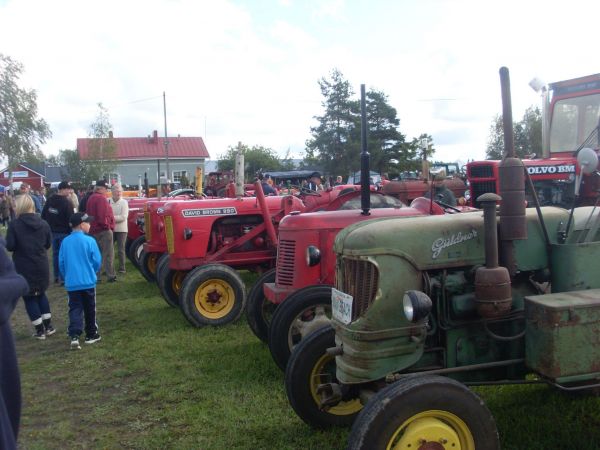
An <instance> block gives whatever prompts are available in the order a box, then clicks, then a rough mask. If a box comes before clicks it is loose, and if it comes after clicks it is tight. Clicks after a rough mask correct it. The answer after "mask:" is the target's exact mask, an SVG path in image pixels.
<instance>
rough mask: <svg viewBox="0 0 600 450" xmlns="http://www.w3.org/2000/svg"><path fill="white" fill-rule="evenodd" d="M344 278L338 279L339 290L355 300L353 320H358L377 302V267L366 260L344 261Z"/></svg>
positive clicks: (348, 259) (346, 259) (345, 259)
mask: <svg viewBox="0 0 600 450" xmlns="http://www.w3.org/2000/svg"><path fill="white" fill-rule="evenodd" d="M342 273H343V276H341V277H337V280H336V282H337V283H340V284H341V286H340V287H338V289H339V290H341V291H342V292H345V293H346V294H349V295H351V296H352V298H353V302H352V320H353V321H354V320H356V319H358V318H359V317H360V316H361V315H362V314H364V312H365V311H366V310H367V309H368V308H369V306H371V304H372V303H373V301H374V300H375V295H376V293H377V286H378V284H379V270H377V266H376V265H375V264H373V263H372V262H370V261H367V260H364V259H350V258H346V257H344V258H343V259H342Z"/></svg>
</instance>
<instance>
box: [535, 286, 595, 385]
mask: <svg viewBox="0 0 600 450" xmlns="http://www.w3.org/2000/svg"><path fill="white" fill-rule="evenodd" d="M525 318H526V323H525V363H526V365H527V366H528V367H529V368H530V369H532V370H534V371H535V372H537V373H539V374H541V375H542V376H544V377H547V378H549V379H551V380H554V381H556V382H558V383H569V382H576V381H583V380H588V379H593V378H598V377H600V289H588V290H584V291H572V292H562V293H556V294H546V295H535V296H529V297H526V298H525Z"/></svg>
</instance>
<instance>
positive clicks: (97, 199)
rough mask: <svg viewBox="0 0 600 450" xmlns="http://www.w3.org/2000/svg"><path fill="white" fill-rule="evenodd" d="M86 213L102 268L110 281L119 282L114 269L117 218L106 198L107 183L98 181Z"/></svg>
mask: <svg viewBox="0 0 600 450" xmlns="http://www.w3.org/2000/svg"><path fill="white" fill-rule="evenodd" d="M85 211H86V213H87V214H88V215H89V216H91V217H92V219H93V220H92V222H91V226H90V235H92V236H93V237H94V239H96V242H97V243H98V247H100V253H101V254H102V268H103V269H104V273H106V276H107V277H108V281H109V282H112V281H117V276H116V275H115V267H114V252H115V250H114V247H113V230H114V229H115V216H114V215H113V211H112V208H111V207H110V205H109V203H108V198H107V197H106V181H105V180H98V181H96V186H95V188H94V193H93V194H92V195H90V198H89V199H88V201H87V204H86V206H85Z"/></svg>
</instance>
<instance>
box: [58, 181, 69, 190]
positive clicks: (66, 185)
mask: <svg viewBox="0 0 600 450" xmlns="http://www.w3.org/2000/svg"><path fill="white" fill-rule="evenodd" d="M61 189H71V183H70V182H69V181H61V182H60V183H58V190H59V191H60V190H61Z"/></svg>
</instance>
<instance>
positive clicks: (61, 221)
mask: <svg viewBox="0 0 600 450" xmlns="http://www.w3.org/2000/svg"><path fill="white" fill-rule="evenodd" d="M71 191H72V188H71V183H69V182H68V181H61V182H60V183H59V185H58V192H57V193H56V194H53V195H52V196H51V197H50V198H49V199H48V200H47V201H46V204H45V205H44V209H42V219H44V220H45V221H46V222H48V225H50V230H51V231H52V265H53V269H54V282H55V283H59V282H60V281H61V280H62V279H61V277H60V271H59V269H58V252H59V250H60V244H61V242H62V240H63V239H64V238H66V237H67V236H68V235H69V233H70V232H71V227H70V226H69V219H70V218H71V214H73V207H72V206H71V202H70V201H69V195H70V194H71Z"/></svg>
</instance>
